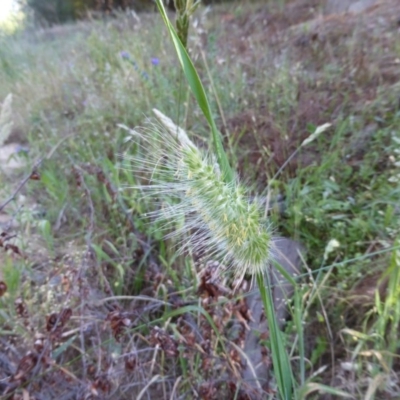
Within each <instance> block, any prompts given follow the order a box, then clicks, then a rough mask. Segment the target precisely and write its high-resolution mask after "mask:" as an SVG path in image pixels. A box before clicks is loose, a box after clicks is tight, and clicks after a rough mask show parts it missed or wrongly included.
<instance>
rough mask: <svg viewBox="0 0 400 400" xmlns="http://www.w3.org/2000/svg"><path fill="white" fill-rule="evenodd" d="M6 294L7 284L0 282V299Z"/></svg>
mask: <svg viewBox="0 0 400 400" xmlns="http://www.w3.org/2000/svg"><path fill="white" fill-rule="evenodd" d="M6 292H7V284H6V283H5V282H4V281H0V297H2V296H4V294H5V293H6Z"/></svg>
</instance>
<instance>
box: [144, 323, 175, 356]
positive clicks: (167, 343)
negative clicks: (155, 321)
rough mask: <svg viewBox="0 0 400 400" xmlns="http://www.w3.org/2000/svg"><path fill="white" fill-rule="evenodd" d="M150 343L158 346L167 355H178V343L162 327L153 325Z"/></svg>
mask: <svg viewBox="0 0 400 400" xmlns="http://www.w3.org/2000/svg"><path fill="white" fill-rule="evenodd" d="M150 343H151V344H152V345H153V346H158V347H159V348H160V349H161V350H162V351H163V352H164V353H165V354H166V355H167V356H169V357H177V356H178V355H179V349H178V343H177V342H176V340H175V339H173V338H172V337H171V336H170V335H168V334H167V333H166V332H165V330H164V329H161V328H159V327H157V326H156V327H155V328H153V329H152V330H151V334H150Z"/></svg>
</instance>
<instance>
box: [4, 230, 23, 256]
mask: <svg viewBox="0 0 400 400" xmlns="http://www.w3.org/2000/svg"><path fill="white" fill-rule="evenodd" d="M15 236H16V235H8V234H7V233H6V232H1V233H0V247H2V248H3V249H4V250H5V251H8V250H10V251H11V252H12V253H14V254H18V255H19V256H21V257H22V253H21V250H20V249H19V247H18V246H16V245H15V244H12V243H7V242H8V241H9V240H11V239H13V238H15Z"/></svg>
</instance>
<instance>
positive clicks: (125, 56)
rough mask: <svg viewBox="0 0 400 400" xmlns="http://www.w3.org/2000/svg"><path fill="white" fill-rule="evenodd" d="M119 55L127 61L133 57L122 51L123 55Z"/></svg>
mask: <svg viewBox="0 0 400 400" xmlns="http://www.w3.org/2000/svg"><path fill="white" fill-rule="evenodd" d="M119 55H120V56H121V57H122V58H125V59H126V60H129V59H130V58H131V55H130V54H129V53H128V52H127V51H125V50H124V51H121V53H119Z"/></svg>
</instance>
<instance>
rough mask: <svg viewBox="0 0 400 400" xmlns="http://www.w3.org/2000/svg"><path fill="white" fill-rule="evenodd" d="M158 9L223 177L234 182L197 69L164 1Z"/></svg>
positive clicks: (160, 2) (159, 0)
mask: <svg viewBox="0 0 400 400" xmlns="http://www.w3.org/2000/svg"><path fill="white" fill-rule="evenodd" d="M156 2H157V7H158V9H159V11H160V14H161V16H162V18H163V20H164V22H165V25H166V26H167V29H168V31H169V33H170V35H171V38H172V42H173V44H174V47H175V50H176V53H177V55H178V59H179V61H180V63H181V66H182V69H183V72H184V74H185V77H186V80H187V81H188V84H189V87H190V89H191V90H192V93H193V95H194V97H195V98H196V101H197V103H198V105H199V106H200V108H201V110H202V111H203V114H204V116H205V117H206V119H207V122H208V124H209V125H210V128H211V132H212V136H213V141H214V147H215V152H216V154H217V158H218V164H219V165H220V167H221V171H222V172H223V176H224V179H225V181H226V182H232V181H233V180H234V177H235V176H234V174H233V171H232V168H231V167H230V164H229V161H228V157H227V155H226V153H225V150H224V148H223V146H222V140H221V134H220V132H219V131H218V129H217V126H216V125H215V122H214V118H213V116H212V112H211V107H210V104H209V102H208V99H207V95H206V92H205V90H204V87H203V84H202V83H201V81H200V78H199V75H198V74H197V71H196V68H195V67H194V65H193V62H192V60H191V59H190V57H189V55H188V53H187V51H186V49H185V47H184V46H183V44H182V43H181V41H180V39H179V37H178V34H177V33H176V31H175V29H174V27H173V25H172V24H171V22H170V20H169V18H168V15H167V13H166V11H165V8H164V5H163V2H162V0H156Z"/></svg>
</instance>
